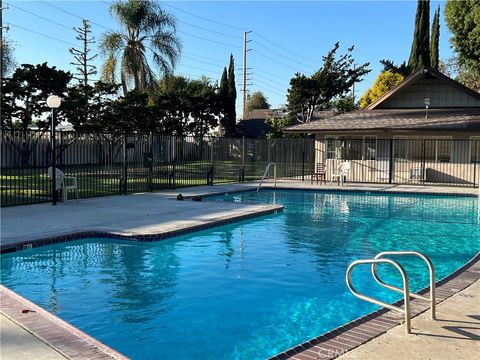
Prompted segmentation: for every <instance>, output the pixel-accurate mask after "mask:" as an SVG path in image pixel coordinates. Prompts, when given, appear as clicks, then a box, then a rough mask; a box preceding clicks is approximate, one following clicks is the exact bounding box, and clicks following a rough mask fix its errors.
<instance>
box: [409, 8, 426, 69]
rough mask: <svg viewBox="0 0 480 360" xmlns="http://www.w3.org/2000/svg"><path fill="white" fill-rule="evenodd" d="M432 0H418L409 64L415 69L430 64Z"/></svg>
mask: <svg viewBox="0 0 480 360" xmlns="http://www.w3.org/2000/svg"><path fill="white" fill-rule="evenodd" d="M429 33H430V0H418V4H417V13H416V15H415V30H414V32H413V42H412V49H411V50H410V58H409V60H408V66H409V68H410V71H415V70H416V69H418V68H419V67H421V66H430V34H429Z"/></svg>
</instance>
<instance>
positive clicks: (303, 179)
mask: <svg viewBox="0 0 480 360" xmlns="http://www.w3.org/2000/svg"><path fill="white" fill-rule="evenodd" d="M302 181H305V134H303V149H302Z"/></svg>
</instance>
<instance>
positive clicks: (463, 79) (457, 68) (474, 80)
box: [439, 57, 480, 93]
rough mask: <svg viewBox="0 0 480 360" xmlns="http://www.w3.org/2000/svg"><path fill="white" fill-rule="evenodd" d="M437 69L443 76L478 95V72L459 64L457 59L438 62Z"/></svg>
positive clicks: (479, 72) (479, 76)
mask: <svg viewBox="0 0 480 360" xmlns="http://www.w3.org/2000/svg"><path fill="white" fill-rule="evenodd" d="M439 69H440V71H441V72H442V73H444V74H445V75H447V76H449V77H451V78H454V79H455V80H456V81H458V82H459V83H461V84H463V85H465V86H467V87H469V88H470V89H472V90H475V91H477V92H479V93H480V71H476V70H475V69H474V68H473V67H471V66H467V65H465V64H463V63H460V61H459V60H458V58H456V57H453V58H451V59H448V60H446V61H440V64H439Z"/></svg>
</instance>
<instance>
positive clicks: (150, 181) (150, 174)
mask: <svg viewBox="0 0 480 360" xmlns="http://www.w3.org/2000/svg"><path fill="white" fill-rule="evenodd" d="M149 137H150V146H149V149H148V152H149V153H150V154H149V155H150V161H149V162H148V165H149V166H148V191H149V192H153V158H154V157H153V132H152V131H150V136H149Z"/></svg>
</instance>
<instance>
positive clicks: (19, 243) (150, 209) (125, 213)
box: [0, 181, 478, 359]
mask: <svg viewBox="0 0 480 360" xmlns="http://www.w3.org/2000/svg"><path fill="white" fill-rule="evenodd" d="M257 184H258V183H244V184H228V185H215V186H197V187H192V188H182V189H177V190H168V191H161V192H156V193H142V194H132V195H128V196H110V197H101V198H90V199H81V200H80V201H79V202H78V203H77V202H76V201H75V200H73V201H70V202H69V204H68V205H67V206H64V205H63V204H61V203H59V205H58V206H56V207H54V206H51V205H50V204H48V203H45V204H35V205H24V206H16V207H7V208H2V210H1V221H2V222H1V247H2V250H6V249H7V250H8V249H21V248H22V247H23V246H24V245H26V246H27V247H28V245H29V244H30V243H31V242H32V241H34V240H37V239H45V238H55V237H58V236H64V235H66V234H69V233H72V232H74V233H85V232H87V233H88V232H91V233H92V236H94V232H95V231H97V232H103V233H112V234H117V235H123V236H127V237H133V236H147V235H151V234H154V235H158V234H167V235H168V234H171V235H172V236H173V235H175V234H178V233H182V231H184V230H185V229H187V230H189V231H195V230H199V229H201V228H203V227H205V226H215V225H220V224H224V223H228V222H233V221H238V220H242V219H246V218H250V217H253V216H259V215H262V214H271V213H274V212H277V211H280V210H281V208H282V207H281V206H275V205H244V204H234V203H223V202H194V201H192V200H191V199H189V197H191V196H196V195H209V194H222V193H230V192H237V191H247V190H254V189H255V188H256V187H257ZM272 186H273V183H272V182H271V181H270V182H267V183H265V184H264V187H268V188H270V187H272ZM277 187H278V188H279V189H282V188H289V189H313V190H320V191H321V190H324V191H338V190H342V191H371V192H377V191H378V192H398V193H412V194H415V193H418V194H420V193H433V194H445V195H447V194H455V195H467V196H475V195H477V196H478V189H475V188H464V187H458V188H452V187H437V186H410V185H389V184H384V185H383V184H382V185H377V184H349V185H348V186H344V187H339V186H337V185H333V186H331V185H317V184H310V182H309V181H305V182H300V181H278V182H277ZM178 193H182V194H183V195H184V197H185V198H186V199H185V200H184V201H176V200H175V198H176V195H177V194H178ZM477 279H478V277H477ZM477 283H478V281H477ZM7 290H8V289H7ZM458 290H460V288H458V289H457V291H458ZM2 291H3V290H2ZM3 295H4V293H3V292H2V303H1V306H2V308H1V313H2V314H3V315H1V316H0V320H2V321H0V325H1V327H2V335H3V334H4V333H5V332H6V331H7V333H8V334H15V331H16V334H17V335H18V336H21V338H22V339H24V340H22V341H25V343H23V344H24V345H25V344H31V346H32V349H37V350H38V354H37V353H35V357H34V358H42V356H43V358H45V359H46V358H49V357H48V352H49V351H54V352H55V353H56V354H58V355H59V352H58V350H55V349H56V348H55V347H52V348H49V346H46V345H45V346H46V347H44V346H43V345H42V344H45V343H49V342H48V341H44V340H41V341H40V340H39V337H38V336H37V335H33V334H32V333H35V332H34V331H31V329H30V328H29V327H28V326H27V325H25V324H23V323H22V325H19V324H17V323H16V322H12V321H11V320H10V319H7V318H5V317H4V315H5V314H6V308H5V302H4V296H3ZM450 295H452V294H450ZM460 298H461V299H460V300H459V305H458V308H459V311H463V310H465V311H466V310H467V309H468V306H469V305H468V304H469V303H467V302H466V301H464V302H462V299H463V298H462V297H460ZM466 298H468V297H466ZM448 301H450V299H449V300H446V301H445V303H447V302H448ZM476 301H477V304H478V297H477V299H476ZM463 303H465V304H463ZM462 304H463V305H462ZM18 306H19V307H17V308H16V310H15V311H16V312H17V313H18V312H19V311H20V310H21V309H24V308H25V304H23V305H22V304H20V305H18ZM32 306H34V305H33V304H32ZM27 308H28V307H27ZM39 312H41V311H40V310H39ZM14 313H15V312H14ZM31 315H32V314H26V315H25V314H23V315H20V318H21V317H22V316H23V317H25V318H28V317H29V316H31ZM467 315H468V314H467ZM52 317H53V315H52ZM59 320H60V319H59ZM52 321H53V320H52ZM19 323H21V322H20V321H19ZM41 324H42V322H40V325H39V326H40V329H42V325H41ZM413 324H414V326H415V322H414V323H413ZM397 328H398V326H397ZM25 329H28V331H27V330H25ZM72 329H75V328H73V327H71V329H70V330H72ZM395 329H396V328H394V329H393V330H392V332H393V331H394V330H395ZM367 330H368V326H367ZM72 331H74V330H72ZM66 332H67V334H66V335H68V331H67V330H66ZM367 333H368V331H367ZM70 335H71V334H70ZM386 336H387V338H388V334H387V335H386ZM57 337H58V335H57ZM57 337H53V341H54V340H55V339H57V341H58V338H57ZM9 339H10V340H9ZM346 339H347V340H346V341H347V342H348V341H349V340H348V336H347V338H346ZM4 340H5V341H4ZM39 341H40V343H39ZM70 341H72V342H71V343H67V344H66V348H67V350H64V351H62V354H65V352H68V347H69V346H70V347H71V348H72V349H75V346H74V344H75V341H74V340H70ZM435 341H439V340H438V339H436V338H435ZM472 343H474V341H470V343H467V344H466V345H465V347H471V346H472ZM17 345H18V343H16V342H15V341H14V340H12V337H8V336H7V338H6V339H3V340H2V348H3V349H4V350H3V351H2V358H4V357H3V355H4V354H5V356H6V354H14V353H15V351H16V350H15V346H17ZM100 346H103V344H101V345H100ZM383 346H385V345H383ZM462 346H464V345H462ZM362 347H363V346H362ZM96 349H97V348H96V347H95V346H93V347H91V349H90V350H91V351H95V350H96ZM105 349H106V350H107V351H111V349H108V347H105ZM334 349H335V348H334ZM37 350H35V351H37ZM358 350H360V348H358ZM5 351H7V352H5ZM44 352H46V353H44ZM349 354H350V353H349ZM284 355H285V356H287V354H286V353H285V354H284ZM292 355H294V354H292V353H290V355H288V357H290V356H292ZM67 356H68V358H72V359H85V358H87V357H85V356H83V355H82V354H81V353H75V352H73V353H71V354H69V355H67ZM102 356H103V355H102ZM119 356H121V354H120V355H119ZM359 356H360V355H359ZM294 357H295V358H297V359H315V358H318V359H325V357H312V356H309V355H307V354H306V353H304V354H301V353H298V352H295V355H294ZM389 357H390V358H394V357H391V356H389ZM22 358H28V357H22ZM50 358H52V359H53V358H54V357H53V355H52V357H50ZM60 358H61V357H60ZM105 358H108V355H105ZM280 358H285V357H284V356H281V357H280ZM357 358H358V359H362V357H357ZM363 358H365V357H363ZM367 358H368V359H370V358H371V357H370V356H368V357H367ZM383 358H385V355H384V357H383ZM420 358H422V359H424V358H428V353H425V352H424V353H423V356H422V357H420Z"/></svg>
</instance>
